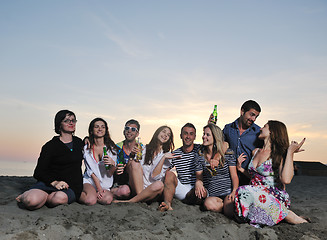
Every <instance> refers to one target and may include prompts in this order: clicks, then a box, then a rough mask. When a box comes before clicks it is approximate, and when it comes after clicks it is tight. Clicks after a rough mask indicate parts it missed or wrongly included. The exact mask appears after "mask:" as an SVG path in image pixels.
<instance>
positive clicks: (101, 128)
mask: <svg viewBox="0 0 327 240" xmlns="http://www.w3.org/2000/svg"><path fill="white" fill-rule="evenodd" d="M105 134H106V125H105V123H104V122H102V121H96V122H95V123H94V127H93V135H94V137H95V138H101V137H104V135H105Z"/></svg>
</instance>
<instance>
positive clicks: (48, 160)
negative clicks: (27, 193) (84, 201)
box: [33, 136, 84, 199]
mask: <svg viewBox="0 0 327 240" xmlns="http://www.w3.org/2000/svg"><path fill="white" fill-rule="evenodd" d="M83 145H84V144H83V141H82V140H81V139H80V138H78V137H75V136H73V151H71V150H70V149H69V148H68V147H67V146H66V145H65V144H64V143H63V142H62V141H60V139H59V136H55V137H53V138H52V140H50V141H49V142H47V143H46V144H45V145H44V146H43V147H42V150H41V153H40V157H39V159H38V162H37V165H36V168H35V170H34V175H33V177H34V178H35V179H36V180H38V181H41V182H44V183H45V184H46V185H48V186H50V183H51V182H53V181H55V180H56V181H65V182H66V183H67V184H68V185H69V187H70V188H71V189H72V190H73V191H74V193H75V195H76V199H79V197H80V195H81V192H82V190H83V176H82V169H81V166H82V160H83V153H82V150H83Z"/></svg>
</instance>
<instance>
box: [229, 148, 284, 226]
mask: <svg viewBox="0 0 327 240" xmlns="http://www.w3.org/2000/svg"><path fill="white" fill-rule="evenodd" d="M254 156H255V154H254ZM254 156H253V158H254ZM253 158H252V159H251V161H250V163H249V167H248V171H249V173H250V176H251V182H250V185H245V186H241V187H239V188H238V189H237V191H236V195H235V207H236V208H235V211H236V216H238V218H239V219H240V220H241V221H244V222H249V223H250V224H251V225H252V226H254V227H257V228H260V227H262V226H265V225H267V226H273V225H275V224H277V223H279V222H280V221H282V220H283V219H284V218H285V217H286V216H287V214H288V208H289V207H290V199H289V195H288V193H287V192H286V191H285V190H284V186H283V184H282V183H281V182H280V180H279V176H275V175H274V171H273V169H272V160H271V159H268V160H267V161H265V162H263V163H262V164H261V165H259V166H257V168H254V166H253Z"/></svg>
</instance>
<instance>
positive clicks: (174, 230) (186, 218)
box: [0, 176, 327, 240]
mask: <svg viewBox="0 0 327 240" xmlns="http://www.w3.org/2000/svg"><path fill="white" fill-rule="evenodd" d="M34 182H35V180H34V179H33V178H32V177H8V176H0V189H1V190H0V209H1V211H0V212H1V215H0V239H58V240H59V239H60V240H62V239H85V240H86V239H188V240H190V239H288V240H292V239H297V240H307V239H327V211H326V209H327V190H326V186H327V177H313V176H295V177H294V179H293V181H292V183H291V184H290V185H288V186H287V191H288V193H289V194H290V196H291V200H292V203H291V209H292V210H293V211H294V212H296V213H297V214H299V215H305V216H308V217H310V218H311V220H312V223H310V224H301V225H290V224H287V223H284V222H282V223H280V224H278V225H276V226H274V227H264V228H262V229H256V228H254V227H252V226H250V225H248V224H238V223H236V222H235V221H234V220H230V219H228V218H226V217H225V216H224V215H222V214H218V213H212V212H203V211H201V210H200V208H199V206H189V205H185V204H183V203H181V202H180V201H178V200H174V201H173V207H174V211H169V212H164V213H161V212H159V211H157V210H156V208H157V207H158V203H156V202H154V203H152V204H150V205H148V204H146V203H137V204H128V203H119V204H111V205H109V206H102V205H99V204H97V205H95V206H84V205H81V204H78V203H73V204H71V205H65V206H58V207H55V208H48V207H46V206H44V207H42V208H41V209H38V210H36V211H28V210H25V209H21V208H19V207H18V206H17V203H16V201H15V197H16V196H17V195H19V194H20V193H22V192H24V191H25V190H26V189H28V188H29V186H31V185H32V184H33V183H34Z"/></svg>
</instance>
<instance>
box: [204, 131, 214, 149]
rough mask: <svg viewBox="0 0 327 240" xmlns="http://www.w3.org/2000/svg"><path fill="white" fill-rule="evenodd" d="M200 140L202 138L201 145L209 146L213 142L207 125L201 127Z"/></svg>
mask: <svg viewBox="0 0 327 240" xmlns="http://www.w3.org/2000/svg"><path fill="white" fill-rule="evenodd" d="M202 140H203V146H211V145H213V144H214V138H213V135H212V132H211V130H210V128H209V127H206V128H205V129H203V136H202Z"/></svg>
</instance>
